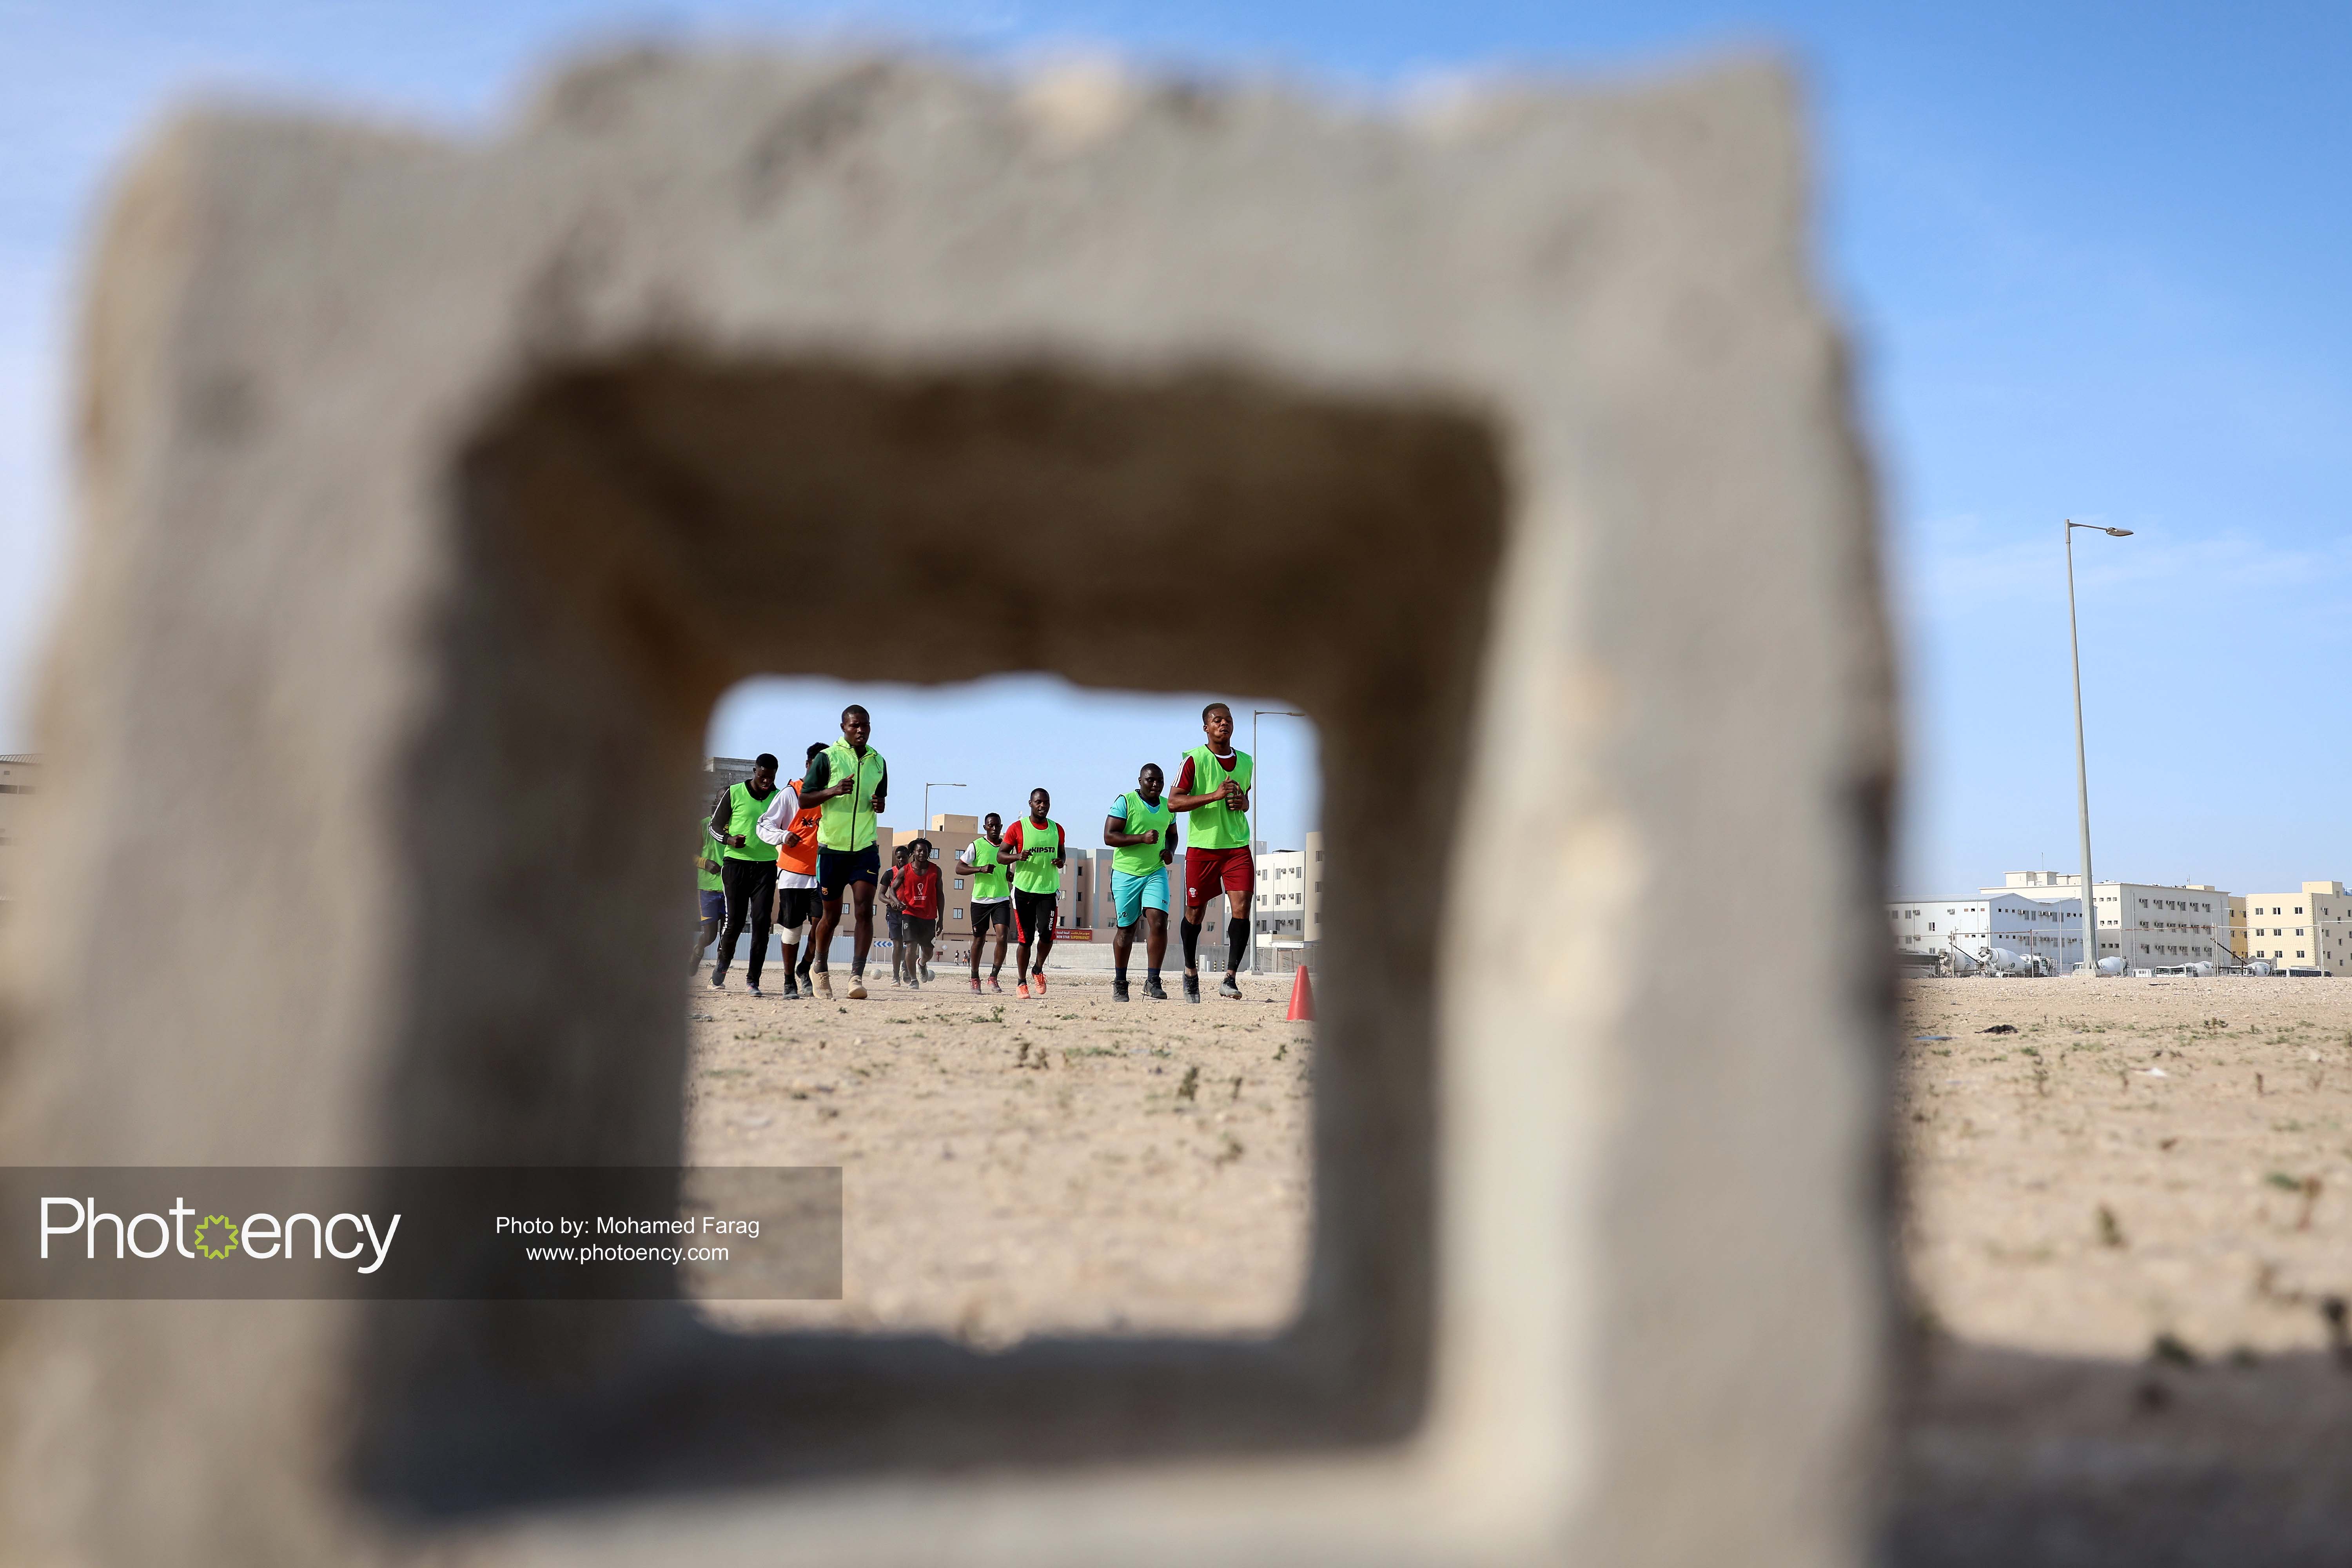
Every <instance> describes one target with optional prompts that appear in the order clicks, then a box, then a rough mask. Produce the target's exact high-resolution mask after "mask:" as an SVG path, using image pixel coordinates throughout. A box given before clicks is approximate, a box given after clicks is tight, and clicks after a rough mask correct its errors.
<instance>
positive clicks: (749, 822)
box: [710, 752, 776, 996]
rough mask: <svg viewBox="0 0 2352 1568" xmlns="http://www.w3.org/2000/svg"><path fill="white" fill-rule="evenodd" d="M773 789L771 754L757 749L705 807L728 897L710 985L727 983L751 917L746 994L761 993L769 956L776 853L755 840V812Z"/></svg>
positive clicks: (757, 818)
mask: <svg viewBox="0 0 2352 1568" xmlns="http://www.w3.org/2000/svg"><path fill="white" fill-rule="evenodd" d="M775 793H776V759H775V757H774V755H773V754H772V753H771V752H761V753H760V754H759V755H758V756H757V757H754V758H753V759H751V777H750V778H749V779H746V780H745V781H744V782H743V783H741V784H729V785H728V786H727V793H726V794H725V795H720V796H719V804H718V805H714V806H712V807H711V808H710V837H713V838H716V839H717V840H719V886H720V889H721V890H722V891H723V892H724V893H725V894H726V898H727V928H726V929H725V930H724V931H720V932H719V957H718V959H717V960H716V961H715V962H713V963H712V964H711V966H710V984H711V986H712V988H713V989H716V988H718V987H719V986H722V985H724V984H727V966H728V965H729V964H730V963H734V962H735V943H736V941H737V939H738V938H740V936H742V934H743V922H744V921H745V920H746V919H747V918H748V919H749V920H750V921H751V959H750V961H749V962H748V963H745V964H744V966H743V974H744V978H745V979H746V980H747V981H748V982H749V983H750V984H751V994H752V995H754V996H757V995H758V994H760V966H761V964H763V963H766V962H767V961H768V914H769V908H770V906H771V905H772V904H773V903H774V901H775V897H776V858H775V856H774V855H773V854H772V853H771V852H770V851H769V848H768V847H767V846H766V845H765V844H763V843H761V841H760V837H759V832H760V817H761V814H762V813H763V812H765V811H766V810H767V806H768V798H769V797H770V796H771V795H774V794H775Z"/></svg>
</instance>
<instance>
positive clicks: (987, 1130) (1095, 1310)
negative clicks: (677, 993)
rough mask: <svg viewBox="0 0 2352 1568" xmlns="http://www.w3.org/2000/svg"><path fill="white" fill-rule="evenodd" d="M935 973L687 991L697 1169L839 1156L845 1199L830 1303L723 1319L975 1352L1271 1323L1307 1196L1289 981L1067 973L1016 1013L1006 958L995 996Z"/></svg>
mask: <svg viewBox="0 0 2352 1568" xmlns="http://www.w3.org/2000/svg"><path fill="white" fill-rule="evenodd" d="M937 973H938V975H939V981H938V983H937V984H932V985H927V986H925V987H923V988H922V989H921V990H920V991H902V990H896V989H893V988H892V986H891V984H890V983H889V979H888V977H887V973H885V974H883V975H882V976H881V977H880V978H879V979H876V978H874V977H872V976H869V977H868V981H867V984H868V985H869V986H871V987H872V988H873V995H872V996H871V998H870V999H868V1000H866V1001H864V1002H849V1001H841V1002H831V1003H827V1002H813V1001H800V1002H786V1001H782V1000H779V999H777V998H775V997H774V996H772V995H771V996H770V997H768V998H765V999H754V998H752V997H751V996H749V995H747V994H745V993H744V992H743V990H742V989H741V987H740V981H737V982H734V983H731V984H730V986H729V987H728V989H726V990H724V991H713V990H711V989H710V988H709V986H708V985H707V984H704V982H703V979H702V976H701V975H699V974H698V975H697V976H696V978H695V980H694V981H693V982H692V984H690V986H689V987H688V994H687V1000H688V1015H689V1016H690V1017H691V1019H692V1020H693V1021H692V1023H691V1025H690V1028H691V1030H692V1043H693V1058H692V1065H691V1067H690V1068H689V1074H688V1077H689V1087H688V1093H689V1094H690V1096H691V1097H692V1100H691V1104H690V1109H689V1112H688V1158H689V1159H690V1160H691V1161H693V1162H694V1163H699V1164H722V1165H793V1164H805V1165H836V1164H837V1165H839V1166H841V1167H842V1171H843V1187H844V1194H845V1216H844V1220H845V1229H844V1234H843V1254H844V1257H843V1273H844V1287H843V1289H844V1300H841V1301H838V1302H797V1303H755V1304H744V1305H740V1306H736V1305H724V1304H722V1305H715V1306H713V1307H712V1308H711V1309H710V1310H711V1311H712V1313H713V1315H714V1316H716V1317H719V1318H721V1319H722V1320H724V1321H731V1322H740V1323H745V1324H749V1323H751V1322H757V1323H759V1324H761V1325H763V1326H774V1327H783V1326H828V1327H844V1328H856V1329H865V1330H873V1331H909V1330H913V1331H937V1332H946V1333H950V1334H954V1335H957V1336H959V1337H961V1338H962V1339H964V1340H967V1341H969V1342H972V1343H975V1344H982V1345H992V1344H1003V1343H1006V1342H1011V1341H1013V1340H1014V1339H1018V1338H1020V1337H1022V1336H1024V1335H1025V1334H1033V1333H1052V1332H1086V1333H1099V1332H1136V1333H1147V1332H1149V1333H1162V1332H1169V1331H1182V1332H1187V1333H1248V1332H1265V1331H1272V1330H1274V1329H1276V1328H1278V1327H1280V1326H1281V1324H1282V1323H1283V1322H1284V1321H1285V1320H1286V1319H1287V1318H1288V1316H1289V1315H1290V1312H1291V1310H1292V1309H1293V1306H1294V1304H1295V1303H1296V1301H1297V1298H1298V1292H1299V1289H1300V1286H1301V1283H1302V1281H1303V1279H1304V1277H1305V1265H1306V1245H1307V1208H1308V1186H1309V1165H1308V1159H1307V1145H1306V1136H1307V1099H1308V1089H1307V1070H1308V1057H1309V1053H1310V1045H1309V1031H1310V1026H1307V1025H1306V1024H1292V1023H1286V1022H1285V1021H1284V1014H1285V1012H1286V1003H1287V1002H1288V999H1289V991H1290V981H1289V977H1288V976H1283V977H1282V978H1281V979H1279V980H1277V979H1276V978H1275V977H1274V976H1271V975H1268V976H1266V977H1265V978H1263V979H1251V978H1250V977H1247V976H1244V979H1243V985H1244V990H1245V991H1246V992H1247V994H1248V995H1249V1000H1246V1001H1243V1002H1231V1001H1223V1000H1220V999H1218V998H1217V997H1216V996H1214V995H1212V996H1211V997H1210V999H1209V1000H1208V1001H1206V1002H1204V1003H1202V1004H1201V1005H1188V1004H1186V1003H1183V1002H1181V1001H1178V1002H1143V1001H1135V1002H1128V1003H1116V1002H1113V1001H1112V1000H1111V994H1110V977H1109V975H1108V973H1099V974H1092V973H1090V974H1066V973H1055V975H1054V978H1053V981H1052V989H1051V990H1050V991H1049V992H1048V993H1047V994H1046V995H1045V998H1044V999H1043V1000H1042V1001H1025V1002H1024V1001H1022V1000H1020V999H1018V998H1017V997H1016V996H1014V995H1013V994H1012V993H1013V986H1012V982H1011V972H1010V970H1009V969H1008V970H1007V974H1006V983H1005V994H1003V995H996V994H990V995H987V996H985V997H981V996H974V995H972V994H971V989H970V984H969V982H968V981H967V979H966V978H965V976H964V974H963V973H962V972H961V970H960V969H959V970H956V971H950V969H948V968H947V967H946V966H945V965H941V966H940V967H939V968H938V970H937ZM839 978H840V977H839V976H836V982H837V983H838V981H839ZM1173 980H1174V976H1173V975H1172V974H1171V985H1172V984H1173ZM1138 989H1140V984H1139V986H1138Z"/></svg>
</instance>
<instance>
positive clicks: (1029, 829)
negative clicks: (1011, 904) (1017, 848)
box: [1013, 816, 1062, 893]
mask: <svg viewBox="0 0 2352 1568" xmlns="http://www.w3.org/2000/svg"><path fill="white" fill-rule="evenodd" d="M1047 834H1051V835H1052V836H1053V837H1051V838H1046V837H1045V836H1046V835H1047ZM1040 839H1045V842H1044V843H1040V842H1038V841H1039V840H1040ZM1061 852H1062V825H1061V824H1060V823H1058V822H1055V821H1054V820H1053V819H1052V818H1050V817H1048V818H1047V819H1046V822H1045V826H1043V827H1040V826H1037V825H1036V824H1035V823H1034V822H1032V821H1030V820H1029V819H1028V818H1027V817H1025V816H1024V817H1023V818H1022V819H1021V863H1020V864H1019V865H1017V866H1015V867H1013V887H1015V888H1017V889H1020V890H1021V891H1022V892H1024V893H1058V892H1060V891H1061V890H1062V873H1061V872H1060V871H1058V870H1056V869H1055V868H1054V858H1055V856H1056V855H1059V854H1060V853H1061Z"/></svg>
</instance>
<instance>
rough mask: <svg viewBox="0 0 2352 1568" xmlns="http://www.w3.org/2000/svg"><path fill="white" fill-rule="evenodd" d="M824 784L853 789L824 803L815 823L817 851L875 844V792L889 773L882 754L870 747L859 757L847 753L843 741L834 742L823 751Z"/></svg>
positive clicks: (855, 754) (876, 825) (846, 746)
mask: <svg viewBox="0 0 2352 1568" xmlns="http://www.w3.org/2000/svg"><path fill="white" fill-rule="evenodd" d="M824 763H825V768H826V770H827V771H826V773H825V777H824V782H825V784H827V785H828V786H830V785H833V784H840V783H842V782H844V781H845V780H846V781H851V782H853V783H854V785H855V787H854V788H852V789H851V790H850V792H849V793H848V794H847V795H835V796H834V797H833V798H832V799H831V800H829V801H826V802H825V803H824V809H823V810H822V811H821V812H820V813H819V814H818V816H817V819H816V847H818V848H820V849H831V850H835V851H839V850H844V849H863V848H865V847H866V846H868V845H870V844H872V843H873V842H874V838H875V835H876V833H877V830H878V828H879V827H880V826H881V825H880V824H879V823H877V822H876V821H875V820H874V792H875V791H876V790H877V789H879V788H881V787H882V779H883V775H884V774H885V773H887V771H888V769H887V764H886V763H884V762H883V761H882V753H881V752H877V751H876V750H875V749H874V748H873V747H871V746H868V747H866V754H865V755H864V756H862V757H861V756H859V755H858V754H857V753H856V752H853V751H851V750H850V749H849V742H846V741H835V742H834V743H833V744H832V745H830V746H827V747H826V748H825V749H824Z"/></svg>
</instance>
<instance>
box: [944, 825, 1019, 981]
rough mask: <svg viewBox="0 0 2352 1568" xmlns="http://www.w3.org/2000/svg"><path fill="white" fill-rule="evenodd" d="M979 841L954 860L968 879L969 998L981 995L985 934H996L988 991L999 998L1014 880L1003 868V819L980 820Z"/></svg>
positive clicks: (974, 841)
mask: <svg viewBox="0 0 2352 1568" xmlns="http://www.w3.org/2000/svg"><path fill="white" fill-rule="evenodd" d="M980 831H981V837H978V838H975V839H973V840H972V841H971V848H969V849H967V850H965V851H964V852H963V853H962V854H961V855H959V856H957V857H956V869H957V870H958V871H960V872H961V873H962V874H963V875H964V876H967V877H970V878H971V994H973V995H975V996H977V995H979V994H980V950H981V948H982V946H983V945H984V944H985V943H986V942H987V940H988V933H989V932H990V931H995V932H996V962H995V963H992V964H991V965H990V966H989V970H988V988H989V989H990V990H991V991H994V992H997V993H999V994H1002V993H1003V990H1004V984H1003V982H1002V981H1000V980H999V979H998V978H997V976H998V975H1000V974H1003V973H1004V944H1005V942H1006V941H1007V939H1009V938H1010V937H1011V936H1012V935H1013V878H1012V874H1011V873H1010V872H1008V871H1006V870H1005V868H1004V858H1003V846H1002V841H1003V837H1004V818H1003V817H1001V816H997V815H996V813H994V812H990V813H989V814H988V815H987V816H983V817H982V818H981V819H980Z"/></svg>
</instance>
